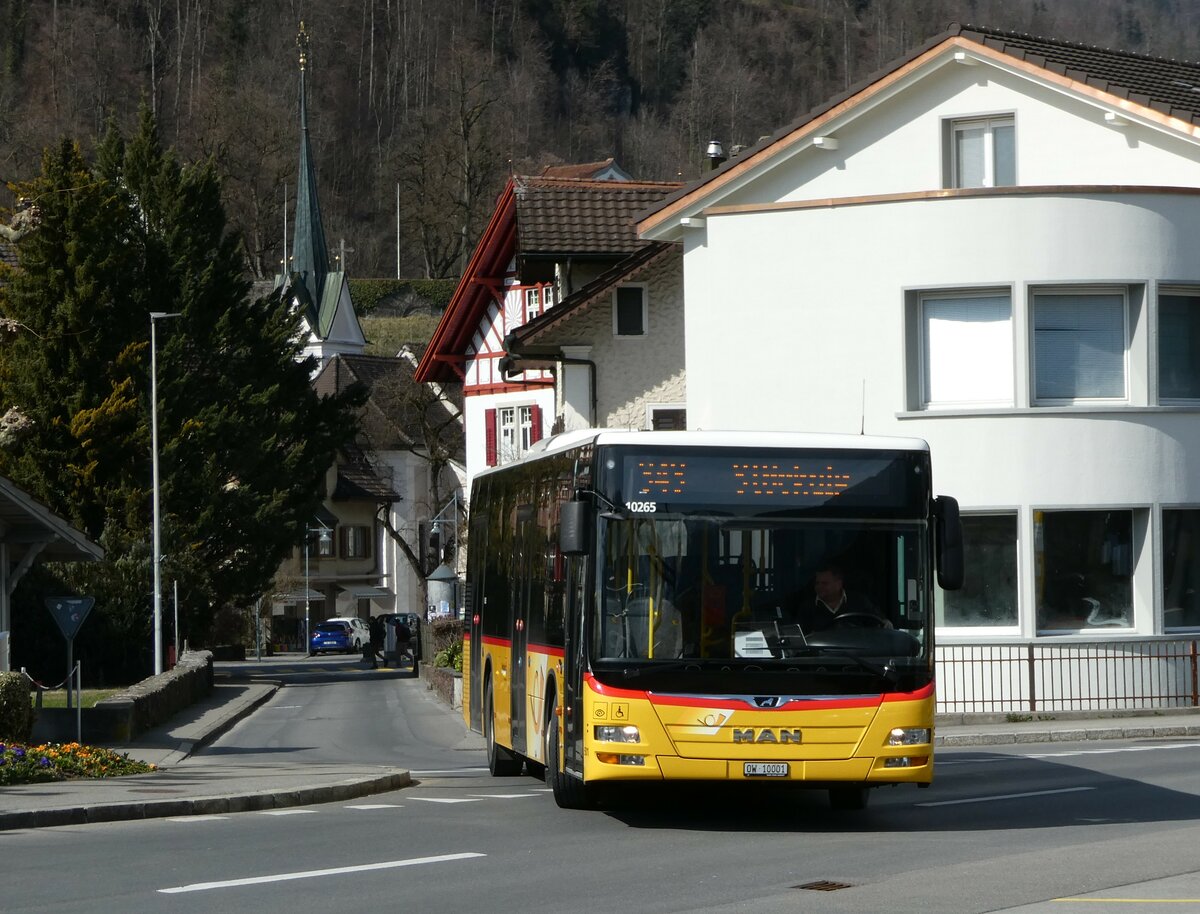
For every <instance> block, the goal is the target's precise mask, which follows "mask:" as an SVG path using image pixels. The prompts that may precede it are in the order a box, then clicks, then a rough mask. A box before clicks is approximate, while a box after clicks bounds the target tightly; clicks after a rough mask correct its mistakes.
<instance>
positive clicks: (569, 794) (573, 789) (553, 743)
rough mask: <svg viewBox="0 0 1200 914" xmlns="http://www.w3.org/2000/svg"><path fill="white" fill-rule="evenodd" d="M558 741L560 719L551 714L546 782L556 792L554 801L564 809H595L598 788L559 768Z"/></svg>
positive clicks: (547, 730) (547, 728) (548, 726)
mask: <svg viewBox="0 0 1200 914" xmlns="http://www.w3.org/2000/svg"><path fill="white" fill-rule="evenodd" d="M558 741H559V736H558V719H557V718H556V717H555V716H554V715H550V720H549V721H548V722H547V723H546V784H547V785H548V786H549V787H550V789H551V790H552V791H553V792H554V802H555V803H557V804H558V805H559V807H560V808H562V809H595V808H596V788H595V787H589V786H588V785H586V784H584V783H583V781H580V780H577V779H575V778H573V777H571V776H570V775H569V774H567V773H566V772H565V771H562V770H561V769H560V768H559V750H558V745H559V743H558Z"/></svg>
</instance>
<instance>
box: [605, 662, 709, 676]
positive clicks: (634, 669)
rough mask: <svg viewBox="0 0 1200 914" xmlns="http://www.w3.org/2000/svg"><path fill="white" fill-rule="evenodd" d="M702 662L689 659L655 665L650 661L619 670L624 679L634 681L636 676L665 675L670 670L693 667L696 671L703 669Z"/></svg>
mask: <svg viewBox="0 0 1200 914" xmlns="http://www.w3.org/2000/svg"><path fill="white" fill-rule="evenodd" d="M702 663H703V661H702V660H701V659H700V658H699V657H691V658H689V659H687V660H672V661H671V662H670V663H655V662H654V661H653V660H651V661H650V662H649V663H645V664H642V665H641V666H628V667H626V668H625V669H623V670H621V675H622V676H624V677H625V678H626V679H634V678H636V677H638V676H644V675H645V674H646V673H667V672H670V671H672V670H686V669H687V668H688V667H690V666H695V668H696V669H697V670H702V669H704V667H703V666H701V664H702Z"/></svg>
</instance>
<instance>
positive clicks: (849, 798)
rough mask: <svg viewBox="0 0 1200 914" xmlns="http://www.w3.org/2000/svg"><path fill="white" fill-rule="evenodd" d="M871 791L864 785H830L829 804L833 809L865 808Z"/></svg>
mask: <svg viewBox="0 0 1200 914" xmlns="http://www.w3.org/2000/svg"><path fill="white" fill-rule="evenodd" d="M870 797H871V792H870V790H869V789H868V788H866V787H832V788H830V790H829V805H830V806H832V807H833V808H834V809H844V810H856V809H866V808H867V800H869V799H870Z"/></svg>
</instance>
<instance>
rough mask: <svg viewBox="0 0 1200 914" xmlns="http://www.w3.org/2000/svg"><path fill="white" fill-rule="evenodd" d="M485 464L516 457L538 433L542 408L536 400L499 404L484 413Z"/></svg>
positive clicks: (536, 437) (540, 431) (537, 438)
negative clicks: (519, 404) (499, 405)
mask: <svg viewBox="0 0 1200 914" xmlns="http://www.w3.org/2000/svg"><path fill="white" fill-rule="evenodd" d="M484 424H485V432H486V434H485V442H486V443H485V449H486V459H487V465H488V466H490V467H494V466H496V465H498V464H501V463H508V462H509V461H510V460H516V459H517V458H518V457H520V456H521V455H522V454H524V453H525V452H526V451H527V450H529V446H530V445H531V444H533V443H534V442H535V441H539V440H541V437H542V410H541V407H539V406H538V405H537V404H530V405H527V406H501V407H498V408H497V409H489V410H487V411H486V412H485V413H484Z"/></svg>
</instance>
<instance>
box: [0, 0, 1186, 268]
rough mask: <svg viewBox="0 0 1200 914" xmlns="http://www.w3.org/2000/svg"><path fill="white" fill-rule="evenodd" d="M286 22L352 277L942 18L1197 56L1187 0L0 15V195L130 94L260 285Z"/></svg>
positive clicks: (426, 263)
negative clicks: (536, 188)
mask: <svg viewBox="0 0 1200 914" xmlns="http://www.w3.org/2000/svg"><path fill="white" fill-rule="evenodd" d="M301 20H304V21H305V23H306V26H307V29H308V32H309V34H310V36H311V37H310V42H311V43H310V49H309V73H310V87H311V88H310V100H309V123H310V128H311V135H312V140H313V144H314V151H315V154H316V159H317V164H318V167H319V172H320V192H321V205H322V209H323V212H324V219H325V228H326V234H327V236H328V238H329V239H330V243H331V245H333V248H334V250H333V253H334V254H335V255H336V254H339V253H340V252H341V251H342V250H343V249H344V252H345V257H346V265H347V268H348V269H349V270H350V271H351V272H352V273H353V274H354V275H356V276H360V277H361V276H391V275H396V273H397V271H398V272H399V273H400V274H401V275H404V276H412V277H416V276H427V277H445V276H454V275H456V274H457V273H458V272H459V270H460V269H461V265H462V261H463V258H464V257H465V256H468V255H469V253H470V248H471V246H472V245H473V243H474V241H475V239H476V237H477V236H478V233H479V231H480V230H481V228H482V223H483V220H485V219H486V217H487V214H488V212H489V210H490V207H491V203H492V200H493V199H494V197H495V194H496V192H497V191H498V190H499V188H500V187H501V185H502V183H503V181H504V179H505V177H506V176H507V174H508V173H509V172H510V170H511V171H518V172H522V171H530V170H534V169H538V168H540V167H541V166H543V165H546V164H550V163H554V162H564V161H589V160H595V159H599V158H604V157H607V156H609V155H614V156H616V158H617V160H618V161H619V162H620V163H621V164H622V165H623V166H624V167H625V168H626V169H627V170H628V171H630V172H631V173H632V174H634V175H635V176H637V177H639V178H649V179H654V178H657V179H673V180H674V179H680V178H682V179H690V178H693V177H695V176H696V175H697V174H699V172H700V168H701V164H702V153H703V148H704V145H705V143H706V142H707V141H708V140H709V139H713V138H716V139H720V140H721V141H722V142H723V143H725V144H726V146H727V147H728V146H730V145H732V144H737V143H740V144H750V143H753V142H755V141H756V140H757V139H758V138H759V137H760V136H762V135H764V134H767V133H771V132H773V131H774V130H775V129H777V128H778V127H780V126H782V125H783V124H785V123H787V122H788V121H790V120H792V119H794V118H795V117H797V116H799V115H800V114H802V113H804V112H805V111H806V110H808V109H809V108H811V107H812V106H814V105H816V104H818V103H820V102H821V101H823V100H824V99H826V98H828V97H829V96H831V95H833V94H836V93H838V92H840V91H842V90H844V89H845V88H846V87H847V86H849V85H852V84H853V83H855V82H857V81H858V80H860V79H863V78H864V77H866V76H869V75H870V74H871V73H872V72H874V71H875V70H876V69H878V68H879V67H880V66H882V65H883V64H885V63H886V62H887V61H889V60H892V59H893V58H896V57H898V56H900V55H901V54H903V53H906V52H907V51H909V50H911V49H912V48H913V47H915V46H917V45H919V44H921V43H923V42H924V41H925V40H926V39H927V38H929V37H931V36H932V35H934V34H937V33H938V32H940V31H942V30H943V29H944V28H945V27H946V25H947V24H948V23H950V22H952V21H958V22H964V23H971V24H977V25H985V26H990V27H993V28H1003V29H1011V30H1015V31H1023V32H1032V33H1035V34H1040V35H1045V36H1051V37H1055V38H1059V39H1064V40H1071V41H1078V42H1081V43H1085V44H1095V45H1101V46H1105V47H1117V48H1123V49H1126V50H1130V51H1137V52H1140V53H1147V54H1154V55H1158V56H1164V57H1176V58H1186V59H1196V58H1198V57H1200V47H1198V45H1200V29H1198V28H1197V26H1198V25H1200V4H1197V3H1195V2H1192V0H340V2H335V0H323V2H312V0H307V2H306V0H0V181H3V182H4V183H5V184H10V183H11V182H14V181H19V180H26V179H29V178H31V177H33V176H34V175H35V174H36V173H37V171H38V164H39V161H40V157H41V154H42V150H43V149H44V148H45V147H47V146H48V145H50V144H52V143H54V142H55V141H56V140H57V139H59V138H61V137H63V136H70V137H75V138H78V139H79V140H80V142H81V143H83V144H84V145H85V146H88V145H90V144H92V143H94V142H95V138H96V137H97V136H98V135H99V134H100V132H101V130H102V128H103V126H104V124H105V123H106V121H107V119H109V118H110V117H112V118H116V119H117V121H118V122H119V123H121V124H122V125H124V126H125V127H130V126H132V124H133V123H134V121H135V118H136V113H137V108H138V105H139V103H140V102H141V101H145V102H146V103H147V104H148V105H149V107H150V108H151V109H152V111H153V112H154V114H155V115H156V116H157V119H158V123H159V124H160V126H161V129H162V135H163V139H164V141H165V142H167V143H169V144H172V145H174V146H175V147H176V148H177V149H178V150H180V151H181V153H182V154H183V155H185V156H187V157H201V156H211V157H212V158H213V159H214V161H215V163H216V165H217V168H218V170H219V173H220V174H221V175H222V176H223V178H224V182H225V184H224V187H225V195H226V202H227V205H228V207H229V212H230V217H231V221H232V223H233V225H234V226H235V227H236V228H238V229H239V230H240V231H241V233H242V235H243V238H244V242H243V243H244V249H245V262H246V268H247V272H248V273H249V274H250V275H252V276H256V277H262V276H266V275H270V274H271V273H273V272H274V271H275V270H277V269H278V265H279V262H280V258H281V257H282V256H283V249H284V247H283V241H282V236H283V227H284V219H285V215H284V209H283V207H284V200H285V194H286V193H287V192H294V184H295V172H296V161H297V148H298V143H299V139H298V130H297V122H296V102H297V86H298V81H297V50H296V34H297V29H298V26H299V23H300V21H301ZM13 202H14V201H13V200H12V195H11V191H5V192H2V193H0V207H11V206H12V204H13ZM290 209H291V207H290V205H289V213H290ZM397 210H398V211H399V214H400V216H399V220H398V221H399V229H400V231H399V248H400V255H399V258H397V217H396V213H397ZM398 259H399V263H398V262H397V260H398Z"/></svg>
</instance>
